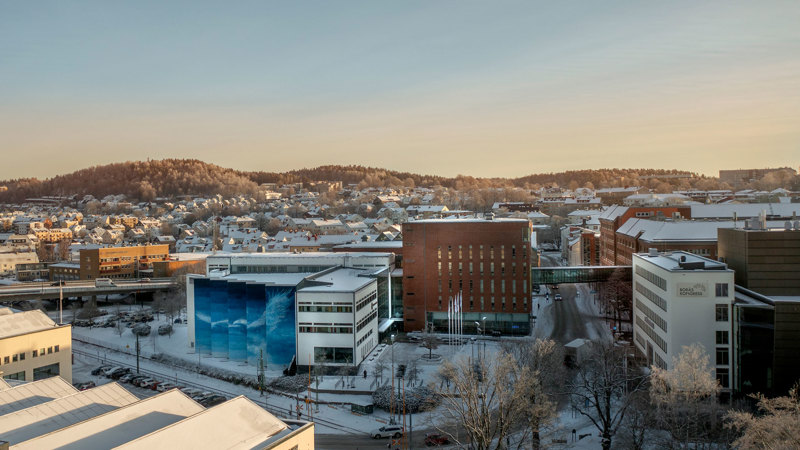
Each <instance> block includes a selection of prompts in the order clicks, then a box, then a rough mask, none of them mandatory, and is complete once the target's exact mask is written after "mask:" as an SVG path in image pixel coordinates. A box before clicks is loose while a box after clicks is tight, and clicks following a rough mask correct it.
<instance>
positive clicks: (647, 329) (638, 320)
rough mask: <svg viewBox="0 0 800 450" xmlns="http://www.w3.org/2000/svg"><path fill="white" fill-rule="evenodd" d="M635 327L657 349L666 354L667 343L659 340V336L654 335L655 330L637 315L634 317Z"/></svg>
mask: <svg viewBox="0 0 800 450" xmlns="http://www.w3.org/2000/svg"><path fill="white" fill-rule="evenodd" d="M635 319H636V325H637V326H639V328H640V329H641V330H642V331H644V332H645V334H647V336H649V337H650V339H652V340H653V342H655V344H656V345H657V346H658V348H660V349H661V351H663V352H664V353H667V342H666V341H665V340H664V339H661V336H659V335H658V334H656V330H654V329H653V328H652V327H650V325H648V324H647V322H645V321H644V319H642V317H641V316H640V315H638V314H636V315H635Z"/></svg>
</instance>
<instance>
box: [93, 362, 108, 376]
mask: <svg viewBox="0 0 800 450" xmlns="http://www.w3.org/2000/svg"><path fill="white" fill-rule="evenodd" d="M110 368H111V365H110V364H103V365H102V366H100V367H98V368H96V369H94V370H92V375H103V371H105V370H106V369H110Z"/></svg>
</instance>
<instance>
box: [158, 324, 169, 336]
mask: <svg viewBox="0 0 800 450" xmlns="http://www.w3.org/2000/svg"><path fill="white" fill-rule="evenodd" d="M170 333H172V325H170V324H164V325H160V326H159V327H158V334H159V336H163V335H165V334H170Z"/></svg>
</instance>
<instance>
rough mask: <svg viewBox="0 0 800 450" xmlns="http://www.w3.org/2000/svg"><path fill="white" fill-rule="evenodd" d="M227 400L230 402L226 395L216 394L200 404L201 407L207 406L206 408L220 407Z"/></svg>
mask: <svg viewBox="0 0 800 450" xmlns="http://www.w3.org/2000/svg"><path fill="white" fill-rule="evenodd" d="M226 400H228V399H227V398H226V397H225V396H224V395H218V394H214V395H211V396H209V397H206V398H204V399H203V400H201V401H200V402H198V403H200V404H201V405H203V406H205V407H206V408H210V407H212V406H216V405H219V404H220V403H224V402H225V401H226Z"/></svg>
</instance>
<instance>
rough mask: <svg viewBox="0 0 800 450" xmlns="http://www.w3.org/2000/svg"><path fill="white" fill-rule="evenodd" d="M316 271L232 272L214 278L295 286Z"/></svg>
mask: <svg viewBox="0 0 800 450" xmlns="http://www.w3.org/2000/svg"><path fill="white" fill-rule="evenodd" d="M315 273H317V272H296V273H234V274H230V275H225V276H223V277H219V278H212V279H216V280H225V281H246V282H251V283H259V284H272V285H276V286H297V285H298V284H300V282H301V281H303V279H305V278H306V277H308V276H311V275H313V274H315Z"/></svg>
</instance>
